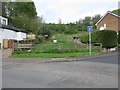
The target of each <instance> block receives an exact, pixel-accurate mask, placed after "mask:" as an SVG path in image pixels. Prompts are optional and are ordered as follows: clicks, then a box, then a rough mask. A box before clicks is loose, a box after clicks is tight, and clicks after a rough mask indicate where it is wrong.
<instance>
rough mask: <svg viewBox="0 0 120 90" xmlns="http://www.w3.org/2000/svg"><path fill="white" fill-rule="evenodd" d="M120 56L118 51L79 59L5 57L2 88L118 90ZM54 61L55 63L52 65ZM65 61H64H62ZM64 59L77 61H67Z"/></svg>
mask: <svg viewBox="0 0 120 90" xmlns="http://www.w3.org/2000/svg"><path fill="white" fill-rule="evenodd" d="M118 55H119V54H118V53H117V52H110V53H104V54H100V55H92V56H80V57H75V58H52V59H40V58H39V59H34V58H29V59H25V58H3V60H2V64H3V65H2V78H3V81H2V86H3V88H118ZM73 59H74V60H73ZM75 59H76V60H75ZM52 60H53V62H54V63H53V62H48V61H52ZM57 60H58V61H57ZM61 60H63V62H60V61H61ZM64 60H71V61H72V60H73V61H75V62H73V61H72V62H71V61H70V62H64ZM56 61H57V62H56ZM45 62H46V63H45Z"/></svg>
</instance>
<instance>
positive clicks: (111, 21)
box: [96, 11, 120, 32]
mask: <svg viewBox="0 0 120 90" xmlns="http://www.w3.org/2000/svg"><path fill="white" fill-rule="evenodd" d="M119 23H120V15H118V14H117V13H113V12H110V11H108V12H107V13H106V14H105V15H104V16H103V17H102V18H101V19H100V20H99V21H98V22H97V23H96V26H97V29H98V30H106V29H108V30H114V31H117V32H118V31H120V24H119Z"/></svg>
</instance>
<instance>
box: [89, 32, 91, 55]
mask: <svg viewBox="0 0 120 90" xmlns="http://www.w3.org/2000/svg"><path fill="white" fill-rule="evenodd" d="M89 55H91V31H89Z"/></svg>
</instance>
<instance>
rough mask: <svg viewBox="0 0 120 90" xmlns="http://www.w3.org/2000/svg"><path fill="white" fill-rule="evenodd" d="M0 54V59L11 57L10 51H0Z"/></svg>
mask: <svg viewBox="0 0 120 90" xmlns="http://www.w3.org/2000/svg"><path fill="white" fill-rule="evenodd" d="M0 54H1V56H2V58H7V57H9V56H10V55H12V49H0Z"/></svg>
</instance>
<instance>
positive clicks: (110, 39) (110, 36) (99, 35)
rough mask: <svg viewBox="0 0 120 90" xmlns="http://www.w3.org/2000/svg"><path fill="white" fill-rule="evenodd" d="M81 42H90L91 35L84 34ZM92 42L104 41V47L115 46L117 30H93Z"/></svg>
mask: <svg viewBox="0 0 120 90" xmlns="http://www.w3.org/2000/svg"><path fill="white" fill-rule="evenodd" d="M81 42H83V43H89V35H85V36H82V37H81ZM92 43H102V45H103V48H113V47H115V46H117V32H116V31H113V30H102V31H96V32H92Z"/></svg>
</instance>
